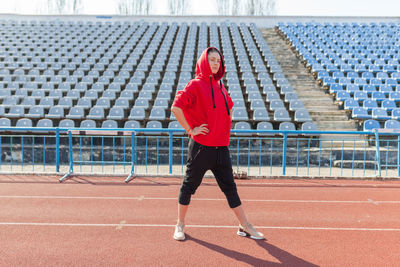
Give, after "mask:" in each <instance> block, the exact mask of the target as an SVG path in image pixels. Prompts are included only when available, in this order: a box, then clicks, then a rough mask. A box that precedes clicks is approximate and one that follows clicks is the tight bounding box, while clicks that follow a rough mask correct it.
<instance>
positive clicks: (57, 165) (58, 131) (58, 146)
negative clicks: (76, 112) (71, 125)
mask: <svg viewBox="0 0 400 267" xmlns="http://www.w3.org/2000/svg"><path fill="white" fill-rule="evenodd" d="M59 171H60V129H59V128H56V172H59Z"/></svg>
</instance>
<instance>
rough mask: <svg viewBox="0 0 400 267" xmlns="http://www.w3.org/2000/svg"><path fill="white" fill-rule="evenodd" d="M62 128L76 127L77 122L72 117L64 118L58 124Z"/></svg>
mask: <svg viewBox="0 0 400 267" xmlns="http://www.w3.org/2000/svg"><path fill="white" fill-rule="evenodd" d="M58 127H60V128H75V122H74V121H73V120H71V119H63V120H61V121H60V123H59V124H58Z"/></svg>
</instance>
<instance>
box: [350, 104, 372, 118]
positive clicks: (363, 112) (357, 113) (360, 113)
mask: <svg viewBox="0 0 400 267" xmlns="http://www.w3.org/2000/svg"><path fill="white" fill-rule="evenodd" d="M351 117H352V118H353V119H362V120H364V119H371V118H372V117H371V115H370V114H368V109H366V108H363V107H355V108H353V110H352V112H351Z"/></svg>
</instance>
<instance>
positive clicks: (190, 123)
mask: <svg viewBox="0 0 400 267" xmlns="http://www.w3.org/2000/svg"><path fill="white" fill-rule="evenodd" d="M224 74H225V66H224V61H223V58H222V55H221V53H220V52H219V51H218V49H216V48H214V47H209V48H207V49H206V50H204V52H203V53H202V55H201V56H200V58H199V59H198V61H197V64H196V78H195V79H193V80H191V81H189V83H188V84H187V85H186V87H185V89H184V90H182V91H179V92H178V93H177V94H176V97H175V100H174V103H173V104H172V108H171V111H172V112H173V114H174V115H175V117H176V119H177V121H178V122H179V123H180V124H181V125H182V127H183V128H184V129H185V130H186V131H187V133H188V134H189V138H190V140H189V145H188V160H187V165H186V174H185V177H184V180H183V182H182V186H181V189H180V193H179V201H178V223H177V225H176V227H175V232H174V239H175V240H184V239H185V234H184V226H185V217H186V212H187V209H188V207H189V203H190V198H191V196H192V195H193V194H194V193H195V192H196V189H197V188H198V186H199V185H200V184H201V181H202V179H203V176H204V174H205V173H206V171H208V170H211V171H212V173H213V174H214V176H215V178H216V180H217V183H218V185H219V187H220V189H221V190H222V192H223V193H224V194H225V196H226V198H227V200H228V204H229V207H230V208H231V209H232V210H233V211H234V213H235V215H236V217H237V218H238V220H239V222H240V224H239V230H238V232H237V234H238V235H240V236H248V237H250V238H253V239H264V235H263V234H262V233H260V232H258V231H257V230H256V229H255V228H254V227H253V226H252V225H251V224H250V223H249V222H248V221H247V218H246V215H245V213H244V210H243V208H242V205H241V204H242V203H241V201H240V198H239V195H238V193H237V189H236V184H235V181H234V178H233V171H232V163H231V159H230V154H229V149H228V146H229V137H230V131H231V120H232V107H233V102H232V99H231V98H230V96H229V95H228V93H227V91H226V90H225V88H224V86H223V84H222V81H221V79H222V77H223V76H224Z"/></svg>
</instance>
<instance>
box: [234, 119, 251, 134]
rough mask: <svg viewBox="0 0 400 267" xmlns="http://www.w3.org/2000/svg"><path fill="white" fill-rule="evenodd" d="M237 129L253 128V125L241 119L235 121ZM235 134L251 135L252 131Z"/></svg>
mask: <svg viewBox="0 0 400 267" xmlns="http://www.w3.org/2000/svg"><path fill="white" fill-rule="evenodd" d="M234 129H235V130H251V126H250V124H249V123H248V122H245V121H240V122H237V123H235V128H234ZM235 135H238V136H239V135H251V133H235Z"/></svg>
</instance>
